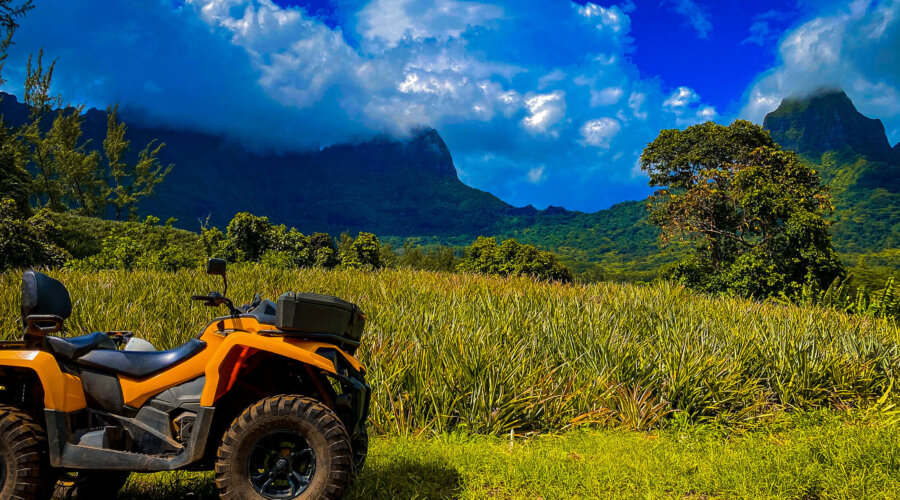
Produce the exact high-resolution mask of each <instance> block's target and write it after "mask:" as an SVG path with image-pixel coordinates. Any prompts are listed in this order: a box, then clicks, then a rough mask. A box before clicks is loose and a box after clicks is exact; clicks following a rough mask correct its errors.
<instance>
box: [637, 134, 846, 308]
mask: <svg viewBox="0 0 900 500" xmlns="http://www.w3.org/2000/svg"><path fill="white" fill-rule="evenodd" d="M641 168H642V169H643V170H644V171H646V172H647V173H648V175H649V177H650V185H651V186H657V187H661V188H662V189H660V190H659V191H657V192H656V194H655V195H654V196H653V197H652V199H651V215H650V221H651V222H653V223H654V224H656V225H658V226H660V227H661V228H662V230H663V233H662V234H663V238H664V239H665V240H667V241H670V240H672V239H689V240H692V241H694V242H695V243H696V252H695V253H694V254H693V255H692V256H691V257H690V258H688V259H687V260H685V261H683V262H680V263H679V264H677V265H676V266H674V267H673V268H672V269H671V270H670V272H669V274H670V276H671V277H673V278H674V279H676V280H678V281H681V282H683V283H685V284H687V285H690V286H692V287H695V288H699V289H703V290H706V291H712V292H722V291H726V292H732V293H737V294H740V295H744V296H754V297H767V296H773V295H788V296H791V295H795V294H796V293H798V292H799V290H800V288H801V287H802V285H803V284H804V283H807V282H815V283H816V284H817V285H818V286H822V287H827V286H828V285H829V284H830V283H831V282H832V281H833V280H834V279H835V278H838V277H842V276H843V275H844V274H845V270H844V268H843V266H842V265H841V263H840V260H839V259H838V257H837V254H836V253H835V252H834V249H833V248H832V245H831V237H830V235H829V233H828V225H827V223H826V222H825V220H824V219H823V218H822V214H823V212H826V211H828V210H830V209H831V205H830V202H829V197H828V194H827V191H826V188H825V187H824V186H823V185H822V183H821V181H820V179H819V176H818V174H817V173H816V171H815V170H813V169H812V168H811V167H810V166H808V165H806V164H804V163H802V162H800V161H799V159H798V158H797V156H796V155H795V154H794V153H791V152H787V151H783V150H781V148H780V147H778V146H777V145H776V144H775V143H774V142H773V141H772V139H771V137H770V136H769V133H768V132H767V131H766V130H765V129H763V128H762V127H761V126H759V125H755V124H753V123H750V122H747V121H743V120H738V121H735V122H734V123H732V124H731V125H729V126H722V125H718V124H715V123H712V122H707V123H704V124H700V125H694V126H692V127H688V128H687V129H685V130H664V131H662V132H661V133H660V135H659V137H657V138H656V140H654V141H653V142H652V143H650V144H649V145H648V146H647V148H646V149H645V150H644V152H643V154H642V155H641Z"/></svg>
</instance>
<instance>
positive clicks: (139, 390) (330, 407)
mask: <svg viewBox="0 0 900 500" xmlns="http://www.w3.org/2000/svg"><path fill="white" fill-rule="evenodd" d="M225 265H226V264H225V261H223V260H219V259H210V261H209V263H208V265H207V272H208V273H209V274H213V275H219V276H222V278H223V280H224V283H225V290H224V292H223V293H219V292H210V293H209V294H207V295H195V296H193V297H192V299H193V300H199V301H202V302H203V303H204V304H205V305H208V306H214V307H218V306H225V307H226V308H227V309H228V314H227V315H225V316H222V317H219V318H216V319H214V320H213V321H212V323H210V324H209V326H207V327H206V328H204V329H203V331H202V332H200V333H199V334H198V335H197V336H196V337H195V338H193V339H191V340H189V341H188V342H187V343H186V344H184V345H182V346H181V347H177V348H175V349H171V350H168V351H155V350H154V349H153V347H152V346H151V345H150V344H149V343H148V342H146V341H143V340H141V339H138V338H136V337H134V336H133V335H132V334H131V333H130V332H95V333H91V334H89V335H83V336H80V337H62V336H58V335H57V334H59V333H60V332H63V331H64V327H63V321H64V320H65V319H66V318H67V317H68V316H69V315H70V314H71V312H72V303H71V300H70V298H69V293H68V292H67V291H66V288H65V287H64V286H63V284H62V283H60V282H59V281H57V280H55V279H52V278H50V277H48V276H46V275H43V274H41V273H38V272H35V271H27V272H25V274H24V276H23V279H22V321H23V324H24V325H25V335H24V337H23V340H21V341H6V342H2V343H0V386H2V387H0V499H4V500H5V499H19V500H33V499H40V500H46V499H49V498H50V497H51V496H52V495H54V488H55V489H56V492H55V494H56V495H57V496H61V497H62V498H80V499H91V500H95V499H103V498H114V497H115V494H116V492H118V490H119V489H120V488H121V487H122V486H123V484H124V483H125V480H126V479H127V478H128V474H129V473H131V472H154V471H170V470H177V469H191V470H208V469H214V470H215V477H216V486H217V487H218V489H219V493H220V495H221V497H222V498H224V499H240V500H252V499H293V498H300V499H332V498H340V497H341V496H342V495H343V492H344V489H345V488H346V486H347V484H348V483H349V482H350V478H351V475H352V474H353V472H354V471H355V470H356V469H358V468H359V467H361V466H362V464H363V461H364V460H365V456H366V450H367V447H368V439H367V435H366V419H367V418H368V413H369V396H370V389H369V386H368V385H366V382H365V378H364V374H365V368H364V367H363V366H362V365H361V364H360V362H359V361H358V360H357V359H356V358H355V357H354V353H355V351H356V348H357V347H358V346H359V340H360V337H361V335H362V329H363V323H364V321H365V316H364V315H363V314H362V312H361V311H360V310H359V308H357V307H356V306H355V305H354V304H351V303H349V302H345V301H343V300H340V299H338V298H336V297H330V296H326V295H316V294H304V293H285V294H283V295H281V296H280V297H279V298H278V301H277V303H273V302H271V301H269V300H261V298H260V297H259V295H258V294H257V295H256V297H254V300H253V302H252V303H251V304H248V305H245V306H243V307H240V308H237V307H235V306H234V305H233V303H232V302H231V300H229V299H228V298H226V297H225V293H227V291H228V281H227V278H226V275H225Z"/></svg>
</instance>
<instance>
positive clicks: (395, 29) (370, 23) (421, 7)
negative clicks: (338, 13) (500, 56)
mask: <svg viewBox="0 0 900 500" xmlns="http://www.w3.org/2000/svg"><path fill="white" fill-rule="evenodd" d="M503 15H504V12H503V9H502V8H500V7H498V6H496V5H490V4H484V3H479V2H465V1H459V0H434V1H433V2H428V3H425V2H419V1H416V0H374V1H373V2H371V3H369V4H368V5H367V6H366V7H365V8H363V9H362V10H361V11H360V12H359V13H358V15H357V17H358V19H359V28H358V29H359V31H360V33H361V34H362V35H363V36H364V37H365V38H366V39H369V40H377V41H379V42H381V43H383V44H385V45H386V46H388V47H394V46H396V45H397V44H398V43H400V41H402V40H404V39H407V40H411V41H416V40H422V39H425V38H432V37H434V38H438V39H447V38H451V37H457V36H459V35H460V34H461V33H463V32H464V31H465V30H466V29H467V28H468V27H469V26H479V25H483V24H485V23H489V22H490V21H493V20H496V19H499V18H501V17H503Z"/></svg>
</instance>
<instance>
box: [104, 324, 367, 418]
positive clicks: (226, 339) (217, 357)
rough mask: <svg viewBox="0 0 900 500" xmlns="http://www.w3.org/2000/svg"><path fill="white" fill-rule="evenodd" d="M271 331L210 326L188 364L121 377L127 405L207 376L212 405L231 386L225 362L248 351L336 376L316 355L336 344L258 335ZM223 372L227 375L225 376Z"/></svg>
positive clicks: (206, 401) (206, 400)
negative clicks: (147, 374)
mask: <svg viewBox="0 0 900 500" xmlns="http://www.w3.org/2000/svg"><path fill="white" fill-rule="evenodd" d="M271 329H273V327H272V326H270V325H265V324H260V323H258V322H257V321H256V319H254V318H225V319H222V320H219V321H216V322H214V323H212V324H210V325H209V326H208V327H207V329H206V330H205V331H204V332H203V335H202V336H201V337H200V340H202V341H204V342H206V348H205V349H204V350H203V351H202V352H200V353H199V354H197V355H195V356H193V357H192V358H190V359H188V360H187V361H185V362H184V363H181V364H180V365H177V366H174V367H172V368H170V369H168V370H166V371H164V372H162V373H159V374H157V375H155V376H153V377H149V378H146V379H142V380H138V379H132V378H129V377H126V376H119V382H120V383H121V385H122V395H123V397H124V399H125V404H127V405H129V406H131V407H132V408H140V407H141V406H142V405H143V404H144V403H146V402H147V400H148V399H150V398H152V397H153V396H155V395H157V394H159V393H161V392H162V391H165V390H166V389H169V388H171V387H175V386H177V385H179V384H183V383H184V382H187V381H189V380H193V379H195V378H197V377H199V376H201V375H206V385H205V387H204V389H203V394H202V396H201V399H200V404H201V405H203V406H212V405H213V404H214V403H215V400H216V397H217V394H220V393H221V391H220V390H219V389H220V386H225V385H227V384H228V383H229V380H228V378H229V377H230V375H231V372H230V370H231V368H232V366H223V363H225V362H226V360H227V359H232V358H229V353H232V352H233V351H240V350H242V349H244V348H249V349H256V350H259V351H266V352H269V353H272V354H275V355H279V356H284V357H286V358H290V359H294V360H297V361H300V362H302V363H306V364H308V365H310V366H313V367H315V368H319V369H321V370H324V371H326V372H329V373H335V369H334V365H333V364H332V363H331V361H329V360H328V359H327V358H324V357H322V356H319V355H317V354H315V350H316V349H318V348H320V347H332V348H333V347H334V346H333V345H332V344H326V343H322V342H314V341H309V340H302V339H296V338H292V337H284V336H265V335H258V334H257V332H259V331H265V330H271ZM226 333H227V335H226ZM338 352H341V353H342V354H343V356H344V358H345V359H346V360H347V361H348V362H349V363H350V364H351V365H352V366H353V367H354V369H356V370H359V371H364V368H363V366H362V364H361V363H360V362H359V361H358V360H357V359H356V358H354V357H352V356H349V355H347V354H346V353H344V352H343V351H341V350H338ZM232 364H233V363H232ZM223 370H224V371H223ZM223 373H225V374H224V375H223Z"/></svg>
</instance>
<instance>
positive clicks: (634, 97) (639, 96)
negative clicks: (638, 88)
mask: <svg viewBox="0 0 900 500" xmlns="http://www.w3.org/2000/svg"><path fill="white" fill-rule="evenodd" d="M645 100H647V94H644V93H641V92H632V93H631V95H630V96H628V107H629V108H631V113H632V114H633V115H634V117H635V118H637V119H638V120H646V119H647V112H646V111H643V110H642V109H641V107H642V106H643V105H644V101H645Z"/></svg>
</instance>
